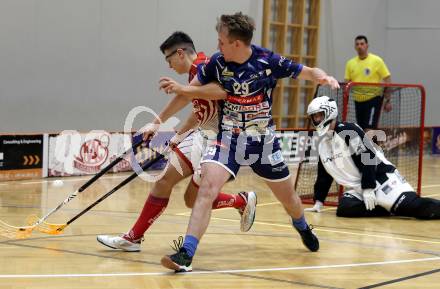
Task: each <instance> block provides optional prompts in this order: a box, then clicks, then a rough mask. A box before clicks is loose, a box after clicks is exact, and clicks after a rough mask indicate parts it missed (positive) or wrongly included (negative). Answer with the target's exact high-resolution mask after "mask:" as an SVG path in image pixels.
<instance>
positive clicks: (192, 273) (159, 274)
mask: <svg viewBox="0 0 440 289" xmlns="http://www.w3.org/2000/svg"><path fill="white" fill-rule="evenodd" d="M439 260H440V257H430V258H419V259H405V260H393V261H381V262H367V263H349V264H338V265H318V266H300V267H275V268H252V269H230V270H212V271H193V272H188V273H179V274H178V275H208V274H228V273H258V272H277V271H297V270H316V269H334V268H347V267H365V266H378V265H391V264H405V263H415V262H428V261H439ZM166 275H176V274H175V273H172V272H127V273H95V274H11V275H7V274H5V275H0V278H1V279H6V278H15V279H19V278H68V277H128V276H166Z"/></svg>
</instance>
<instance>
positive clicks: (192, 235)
mask: <svg viewBox="0 0 440 289" xmlns="http://www.w3.org/2000/svg"><path fill="white" fill-rule="evenodd" d="M216 30H217V32H218V49H219V52H218V53H216V54H214V55H213V56H212V57H211V59H210V61H209V62H208V63H206V64H204V65H200V66H199V67H198V74H197V76H198V77H197V78H195V79H194V80H193V81H192V82H191V84H190V85H189V86H183V85H181V84H179V83H177V82H176V81H174V80H173V79H171V78H166V77H164V78H162V79H161V81H160V88H161V89H163V90H164V91H165V92H167V93H175V94H178V95H182V96H185V97H196V98H201V97H203V96H205V97H209V95H211V94H209V93H203V86H202V87H201V86H200V85H204V84H207V83H209V82H218V83H219V84H220V86H221V87H222V88H223V89H224V90H225V91H226V94H225V97H224V100H223V102H221V104H220V113H219V132H218V135H217V140H216V141H214V142H212V144H211V145H209V146H207V148H206V150H205V151H204V155H203V160H202V181H201V185H200V189H199V193H198V196H197V200H196V202H195V204H194V208H193V210H192V214H191V218H190V221H189V225H188V230H187V232H186V235H185V239H184V241H183V242H175V244H176V246H175V247H176V248H175V249H176V253H175V254H173V255H169V256H164V257H163V258H162V260H161V262H162V265H163V266H165V267H167V268H169V269H172V270H175V271H176V272H186V271H191V270H192V267H191V263H192V258H193V256H194V254H195V251H196V249H197V245H198V243H199V240H200V239H201V238H202V236H203V234H204V233H205V231H206V229H207V227H208V224H209V220H210V217H211V204H212V202H213V200H214V199H215V198H216V196H217V193H218V192H219V191H220V190H221V188H222V187H223V185H224V184H225V183H226V182H227V181H228V179H230V178H231V177H235V176H236V174H237V173H238V171H239V169H240V166H242V165H248V166H250V167H251V168H252V170H253V171H254V172H255V173H256V174H257V175H258V176H260V177H261V178H263V179H264V180H265V181H266V184H267V185H268V186H269V188H270V189H271V190H272V192H273V193H274V195H275V196H276V198H277V199H278V200H279V201H280V202H281V203H282V204H283V206H284V209H285V210H286V212H287V213H288V214H289V216H290V217H291V219H292V225H293V227H294V228H295V229H296V230H297V231H298V233H299V234H300V236H301V238H302V241H303V244H304V245H305V246H306V247H307V248H308V249H309V250H310V251H312V252H315V251H318V249H319V241H318V238H317V237H316V236H315V234H314V233H313V232H312V230H311V228H310V227H309V225H308V224H307V223H306V221H305V219H304V214H303V208H302V205H301V200H300V198H299V197H298V195H297V194H296V192H295V190H294V183H293V180H292V177H291V175H290V173H289V169H288V167H287V165H286V163H285V162H284V160H283V157H282V153H281V149H280V143H279V140H278V138H276V137H275V133H274V130H275V127H274V123H273V120H272V93H273V90H274V88H275V86H276V83H277V80H278V79H281V78H288V77H290V78H299V79H306V80H312V81H315V82H316V83H319V84H321V85H330V86H331V87H332V88H338V87H339V85H338V82H337V81H336V80H335V79H334V78H333V77H331V76H328V75H327V74H326V73H325V72H324V71H322V70H321V69H319V68H310V67H307V66H304V65H302V64H299V63H295V62H294V61H292V60H290V59H287V58H285V57H283V56H280V55H277V54H275V53H273V52H272V51H270V50H267V49H265V48H262V47H259V46H256V45H252V44H251V41H252V36H253V31H254V30H255V24H254V21H253V20H252V19H251V18H250V17H248V16H246V15H243V14H242V13H236V14H233V15H222V16H221V17H220V18H219V20H218V23H217V26H216Z"/></svg>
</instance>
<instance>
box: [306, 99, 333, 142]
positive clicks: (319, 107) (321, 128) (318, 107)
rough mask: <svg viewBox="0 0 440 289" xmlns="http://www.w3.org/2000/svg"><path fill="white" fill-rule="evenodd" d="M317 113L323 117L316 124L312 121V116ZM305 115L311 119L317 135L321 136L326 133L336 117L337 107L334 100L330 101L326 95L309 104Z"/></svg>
mask: <svg viewBox="0 0 440 289" xmlns="http://www.w3.org/2000/svg"><path fill="white" fill-rule="evenodd" d="M318 112H322V114H323V117H322V119H321V120H320V121H319V122H318V123H317V122H315V121H314V119H313V117H312V115H313V114H315V113H318ZM307 114H308V115H309V117H310V118H311V120H312V123H313V126H314V127H315V128H316V131H317V132H318V135H319V136H322V135H324V134H325V133H326V132H327V131H328V129H329V127H330V123H331V122H332V121H333V120H334V119H336V118H337V117H338V106H337V105H336V101H335V100H334V99H331V98H329V97H328V96H326V95H324V96H320V97H317V98H315V99H314V100H312V102H310V104H309V106H308V108H307Z"/></svg>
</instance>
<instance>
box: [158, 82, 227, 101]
mask: <svg viewBox="0 0 440 289" xmlns="http://www.w3.org/2000/svg"><path fill="white" fill-rule="evenodd" d="M159 88H160V89H162V90H163V91H165V92H166V93H168V94H170V93H174V94H178V95H181V96H185V97H189V98H191V99H194V98H203V99H210V100H214V99H225V98H226V96H227V94H226V91H224V90H223V88H222V87H221V86H220V85H219V84H218V83H216V82H210V83H208V84H206V85H201V83H200V82H199V80H198V79H197V78H194V79H193V80H192V81H191V83H190V84H189V85H182V84H180V83H178V82H177V81H175V80H174V79H172V78H170V77H162V78H161V79H160V81H159Z"/></svg>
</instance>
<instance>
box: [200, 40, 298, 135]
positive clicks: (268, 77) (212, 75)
mask: <svg viewBox="0 0 440 289" xmlns="http://www.w3.org/2000/svg"><path fill="white" fill-rule="evenodd" d="M251 48H252V55H251V57H250V58H249V59H248V60H247V61H246V62H245V63H242V64H237V63H235V62H226V61H225V59H224V57H223V55H222V54H221V53H216V54H214V55H213V56H212V57H211V59H210V61H209V62H208V63H207V64H205V65H200V66H199V67H198V73H197V76H198V79H199V81H200V82H201V83H202V84H206V83H209V82H212V81H217V82H219V83H220V84H221V85H222V87H223V88H224V89H225V90H226V92H227V94H228V96H227V98H226V99H225V101H224V102H223V103H221V104H220V114H221V115H220V123H219V129H220V131H231V132H234V133H240V132H243V131H246V132H247V133H248V132H255V131H256V132H257V133H260V134H265V133H268V130H273V120H272V93H273V89H274V88H275V85H276V83H277V80H278V79H280V78H286V77H292V78H296V77H297V76H298V75H299V74H300V73H301V70H302V68H303V66H302V65H301V64H298V63H295V62H294V61H292V60H290V59H287V58H285V57H283V56H280V55H278V54H275V53H273V52H272V51H270V50H268V49H265V48H262V47H259V46H255V45H252V46H251Z"/></svg>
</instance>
